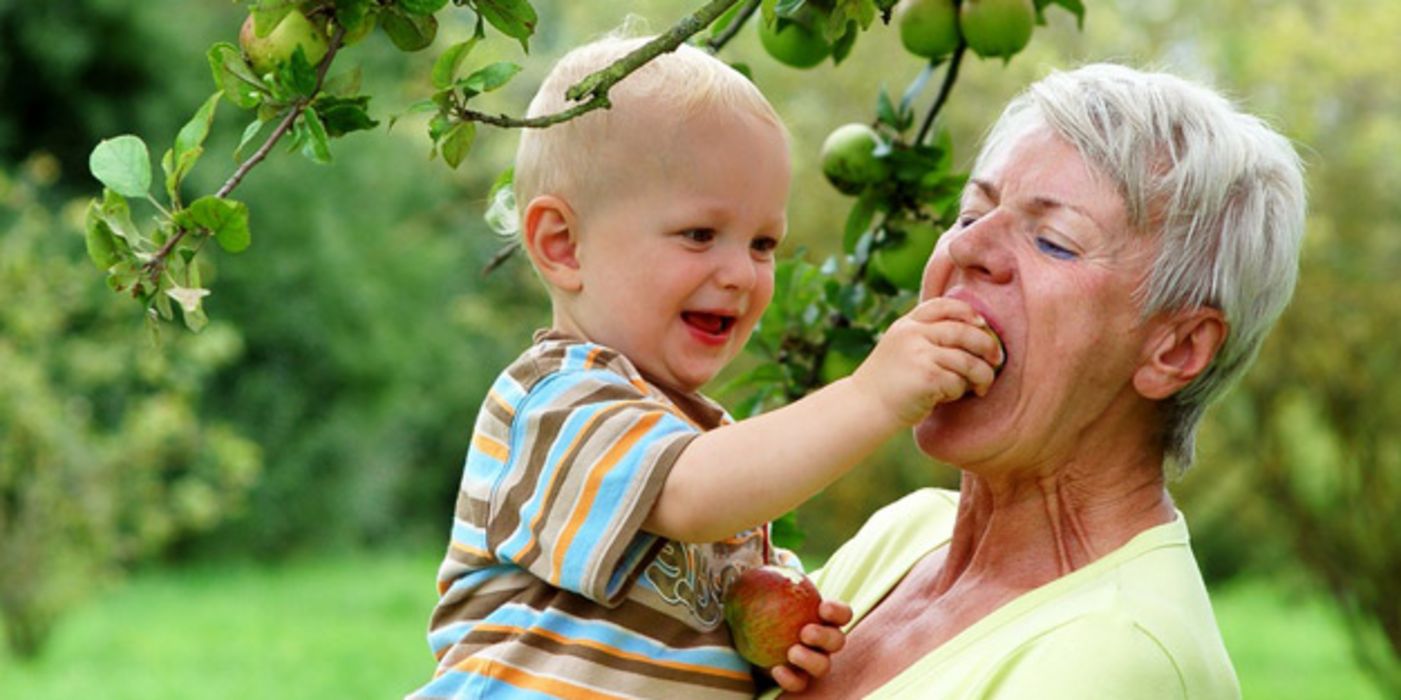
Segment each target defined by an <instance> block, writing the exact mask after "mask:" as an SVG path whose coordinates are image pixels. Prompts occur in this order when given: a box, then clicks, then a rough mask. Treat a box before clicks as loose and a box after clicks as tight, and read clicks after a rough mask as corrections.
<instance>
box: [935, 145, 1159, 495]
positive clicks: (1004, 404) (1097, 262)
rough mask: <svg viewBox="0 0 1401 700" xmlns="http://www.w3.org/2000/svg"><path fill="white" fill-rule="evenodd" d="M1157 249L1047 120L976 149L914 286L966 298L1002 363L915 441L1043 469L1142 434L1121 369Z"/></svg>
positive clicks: (971, 460)
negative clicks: (982, 387)
mask: <svg viewBox="0 0 1401 700" xmlns="http://www.w3.org/2000/svg"><path fill="white" fill-rule="evenodd" d="M1156 252H1157V248H1156V244H1154V243H1153V239H1152V238H1150V237H1146V236H1141V235H1137V234H1135V233H1133V232H1131V231H1130V229H1129V225H1128V221H1127V217H1126V213H1125V208H1124V202H1123V198H1122V197H1121V196H1120V195H1119V193H1118V191H1117V189H1116V188H1115V186H1114V184H1113V183H1112V182H1111V181H1110V180H1109V179H1108V178H1106V177H1103V176H1101V175H1100V174H1099V173H1097V172H1095V171H1094V170H1093V169H1092V167H1091V166H1090V165H1089V164H1087V163H1086V162H1085V160H1084V159H1083V158H1082V157H1081V156H1080V154H1079V152H1078V151H1076V150H1075V148H1074V147H1073V146H1071V145H1070V144H1069V143H1068V142H1066V141H1064V140H1063V139H1061V138H1060V137H1058V136H1056V135H1054V134H1053V132H1051V131H1050V130H1049V129H1047V128H1045V127H1035V128H1032V129H1030V130H1028V131H1027V132H1026V133H1024V134H1023V135H1022V136H1021V137H1020V138H1017V139H1015V140H1013V141H1011V142H1009V145H1008V146H1006V147H1005V148H1003V149H1002V151H1001V153H1000V154H995V157H993V158H989V159H987V162H985V163H984V164H983V165H982V166H981V168H980V170H979V171H978V172H975V173H973V175H972V176H971V178H970V179H969V182H968V185H967V187H966V188H965V190H964V193H963V200H962V207H961V211H960V214H959V219H958V222H957V223H956V224H955V225H954V227H953V228H952V229H950V230H949V231H948V232H947V233H945V234H944V236H943V237H942V238H941V239H940V240H939V244H938V246H937V247H936V248H935V250H934V253H933V255H932V256H931V257H930V259H929V263H928V265H927V266H926V267H925V271H924V286H923V290H922V292H921V296H922V297H923V298H926V299H928V298H933V297H938V296H951V297H955V298H959V299H962V300H964V301H967V302H968V303H970V304H972V305H973V306H974V307H975V308H977V309H978V310H979V311H980V312H981V313H982V314H983V315H984V316H985V317H986V318H987V320H988V322H989V323H990V324H991V325H992V326H993V328H994V329H995V330H996V331H997V332H998V334H999V335H1000V336H1001V337H1002V341H1003V343H1004V344H1005V346H1006V349H1007V363H1006V365H1005V366H1004V367H1003V369H1002V371H1001V373H1000V374H999V375H998V378H997V379H996V381H994V382H993V384H992V389H991V391H990V392H989V393H988V394H987V395H986V396H985V397H982V398H978V397H974V396H971V395H970V396H969V397H968V398H964V399H961V400H959V401H955V402H952V403H948V404H943V405H941V406H939V407H937V408H935V409H934V411H933V412H932V413H931V414H930V415H929V416H928V417H927V418H926V419H925V420H924V421H923V422H921V423H920V424H919V425H918V426H916V427H915V439H916V442H917V443H918V444H919V446H920V449H921V450H923V451H924V452H925V453H926V454H929V455H930V456H933V457H935V458H937V459H940V460H942V461H945V462H948V463H950V464H954V465H957V466H959V467H962V468H965V469H968V468H970V467H975V466H982V467H983V468H984V470H987V471H997V470H998V469H999V468H1014V467H1015V468H1026V467H1031V468H1037V467H1038V465H1040V466H1046V467H1050V466H1053V465H1056V464H1060V463H1062V462H1064V461H1065V460H1067V459H1074V457H1075V455H1076V453H1077V450H1092V451H1093V450H1097V449H1104V448H1106V447H1108V445H1105V444H1103V441H1104V440H1106V439H1109V440H1112V439H1116V436H1120V435H1122V434H1123V431H1126V430H1127V431H1131V433H1136V432H1137V431H1150V430H1151V429H1152V424H1151V421H1145V419H1144V415H1145V409H1144V407H1145V403H1144V401H1143V400H1142V398H1141V397H1139V396H1137V395H1136V394H1135V393H1134V391H1133V387H1132V384H1131V379H1132V376H1133V373H1134V370H1135V368H1136V367H1137V366H1138V364H1139V363H1140V361H1141V359H1142V357H1143V351H1142V349H1143V347H1144V345H1145V340H1146V328H1145V325H1144V323H1143V322H1142V321H1141V319H1140V318H1139V307H1138V302H1137V300H1136V296H1135V292H1136V290H1137V289H1138V287H1139V286H1140V284H1141V283H1142V281H1143V280H1144V279H1145V277H1146V275H1147V273H1148V270H1149V267H1150V265H1151V263H1152V260H1153V257H1154V255H1155V254H1156Z"/></svg>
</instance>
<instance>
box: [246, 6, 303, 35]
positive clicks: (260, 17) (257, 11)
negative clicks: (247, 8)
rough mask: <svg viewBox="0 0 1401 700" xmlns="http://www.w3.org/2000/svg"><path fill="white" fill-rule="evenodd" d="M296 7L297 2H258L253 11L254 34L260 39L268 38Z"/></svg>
mask: <svg viewBox="0 0 1401 700" xmlns="http://www.w3.org/2000/svg"><path fill="white" fill-rule="evenodd" d="M296 6H297V3H296V1H295V0H258V3H257V4H256V5H254V6H253V7H252V9H251V12H252V14H253V33H254V34H257V35H258V36H259V37H260V38H261V37H265V36H267V35H268V33H269V32H271V31H272V30H273V29H275V28H276V27H277V25H278V24H281V23H282V18H283V17H286V16H287V15H288V13H290V12H291V11H292V10H294V9H296Z"/></svg>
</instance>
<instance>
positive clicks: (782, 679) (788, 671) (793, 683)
mask: <svg viewBox="0 0 1401 700" xmlns="http://www.w3.org/2000/svg"><path fill="white" fill-rule="evenodd" d="M769 675H770V676H772V677H773V680H774V682H775V683H778V687H780V688H783V690H784V691H786V692H789V693H801V692H803V691H804V690H807V688H808V675H807V674H806V673H803V672H802V671H797V670H794V669H793V667H791V666H788V665H787V664H785V665H783V666H774V667H773V669H772V670H771V671H769Z"/></svg>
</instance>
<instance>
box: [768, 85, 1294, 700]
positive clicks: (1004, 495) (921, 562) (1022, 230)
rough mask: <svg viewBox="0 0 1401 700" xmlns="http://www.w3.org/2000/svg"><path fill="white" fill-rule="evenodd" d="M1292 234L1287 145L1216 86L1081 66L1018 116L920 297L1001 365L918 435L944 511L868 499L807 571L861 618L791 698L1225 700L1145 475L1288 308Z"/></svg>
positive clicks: (1228, 676)
mask: <svg viewBox="0 0 1401 700" xmlns="http://www.w3.org/2000/svg"><path fill="white" fill-rule="evenodd" d="M1303 219H1304V191H1303V184H1302V178H1301V175H1300V165H1299V160H1298V157H1297V156H1296V154H1295V152H1294V150H1293V149H1292V148H1291V146H1290V144H1289V143H1288V142H1287V141H1286V140H1285V139H1284V138H1282V137H1281V136H1279V135H1278V134H1276V133H1275V132H1274V131H1272V130H1270V129H1269V128H1268V127H1267V126H1265V125H1264V124H1263V123H1261V122H1260V120H1258V119H1255V118H1253V117H1250V116H1247V115H1244V114H1241V113H1240V112H1237V111H1236V110H1234V109H1233V108H1232V107H1231V105H1230V104H1228V103H1227V102H1226V101H1225V100H1224V99H1222V98H1221V97H1220V96H1218V95H1217V94H1215V93H1214V92H1212V91H1210V90H1207V89H1205V88H1202V87H1199V86H1197V85H1193V84H1191V83H1188V82H1186V81H1183V80H1181V79H1178V78H1175V77H1172V76H1169V75H1162V74H1151V73H1143V72H1139V71H1135V70H1132V69H1129V68H1124V67H1120V66H1113V65H1092V66H1087V67H1084V68H1080V69H1078V70H1074V71H1071V72H1064V73H1056V74H1053V75H1051V76H1049V77H1047V78H1045V79H1043V80H1041V81H1040V82H1038V83H1036V84H1034V85H1033V86H1031V88H1030V89H1028V90H1027V91H1026V92H1025V93H1024V94H1023V95H1021V96H1020V97H1018V98H1017V99H1015V100H1014V101H1013V102H1012V103H1011V104H1010V105H1009V106H1008V107H1007V109H1006V111H1005V112H1004V113H1003V115H1002V116H1001V118H1000V119H999V120H998V122H997V123H996V125H994V127H993V129H992V130H991V132H990V133H989V136H988V138H987V142H986V144H985V145H984V147H983V151H982V153H981V154H980V156H979V157H978V159H977V161H976V163H975V166H974V169H973V173H972V176H971V178H970V179H969V181H968V185H967V187H966V189H965V191H964V195H963V201H962V211H961V213H960V214H959V218H958V221H957V223H956V224H955V225H954V227H953V228H952V229H951V230H949V231H948V232H947V233H946V234H945V235H944V236H943V237H942V239H941V240H940V241H939V245H938V247H937V248H936V249H935V251H934V254H933V256H932V257H931V258H930V260H929V264H928V266H927V267H926V269H925V275H924V289H923V296H924V297H925V298H932V297H937V296H948V297H953V298H957V299H961V300H963V301H966V302H967V303H968V304H971V305H972V306H973V307H974V308H975V309H977V310H978V311H979V312H980V313H981V314H982V315H983V316H984V317H985V318H986V319H987V321H988V322H989V324H990V325H991V326H992V327H993V328H994V329H995V330H996V331H997V333H998V334H999V335H1000V336H1001V338H1002V340H1003V343H1004V344H1005V347H1006V357H1007V360H1006V364H1005V367H1004V368H1003V369H1002V371H1001V374H1000V375H999V376H998V378H997V379H996V381H994V382H993V384H992V388H991V390H990V391H989V392H988V393H987V394H986V396H983V397H976V396H972V395H970V396H968V397H967V398H965V399H962V400H960V401H957V402H954V403H950V404H944V405H940V406H939V407H937V408H936V409H935V410H934V411H933V412H932V413H931V414H930V415H929V416H928V417H927V418H926V419H925V420H924V421H923V422H922V423H921V424H920V425H919V426H918V427H916V429H915V439H916V442H917V443H918V444H919V447H920V449H921V450H922V451H923V452H925V453H926V454H928V455H930V456H931V457H934V458H936V459H939V460H942V461H944V462H947V463H949V464H951V465H954V466H956V467H957V468H958V469H960V470H961V472H962V484H961V488H960V490H959V492H957V493H954V492H949V491H941V490H933V489H930V490H924V491H920V492H916V493H914V494H911V495H909V496H907V497H905V498H903V499H902V500H900V501H898V502H896V503H894V504H892V505H889V506H887V507H886V508H884V509H883V510H881V511H880V512H878V513H877V514H876V515H875V516H874V517H872V518H871V519H870V521H869V522H868V523H867V524H866V525H865V526H864V528H863V529H862V530H861V531H860V533H859V534H857V535H856V536H855V537H854V538H853V539H852V540H851V541H849V542H847V543H846V544H845V545H844V546H843V547H842V548H841V549H840V551H838V552H837V553H836V554H835V555H834V556H833V557H832V558H831V560H829V561H828V563H827V565H826V566H825V568H823V569H822V570H821V571H819V572H818V573H817V575H816V577H815V578H816V581H817V583H818V585H819V587H820V588H821V589H822V591H823V593H824V595H825V596H828V597H835V598H839V599H843V600H847V601H849V602H850V603H851V606H852V608H853V610H854V613H855V620H854V622H853V625H852V626H851V627H850V628H849V637H848V641H847V645H846V649H845V650H844V651H843V652H842V653H840V654H836V655H834V656H833V657H832V661H831V663H832V667H831V672H830V673H829V674H828V675H827V676H826V677H824V678H822V679H820V680H817V681H814V682H812V684H811V686H810V688H809V690H810V696H811V697H826V698H855V697H879V698H1212V699H1215V698H1231V697H1238V696H1239V694H1240V691H1239V688H1238V686H1237V682H1236V678H1235V674H1234V672H1233V671H1232V668H1231V664H1230V660H1229V658H1228V657H1227V655H1226V650H1225V648H1224V647H1223V645H1222V643H1221V637H1220V634H1219V632H1218V631H1217V628H1216V623H1215V620H1214V618H1213V616H1212V612H1211V604H1210V602H1209V601H1208V599H1207V594H1206V589H1205V587H1204V586H1203V583H1202V579H1201V575H1200V573H1199V572H1198V569H1197V565H1196V562H1195V560H1194V559H1193V557H1192V551H1191V548H1190V545H1189V543H1188V535H1187V525H1186V522H1185V521H1184V519H1183V516H1182V513H1181V512H1179V511H1177V510H1176V508H1175V507H1174V506H1173V502H1172V499H1171V497H1170V496H1169V495H1168V492H1167V490H1166V488H1165V482H1166V481H1167V480H1168V478H1169V477H1172V476H1175V475H1178V474H1181V473H1182V472H1183V471H1184V470H1186V469H1187V468H1188V467H1189V466H1190V465H1191V462H1192V455H1193V442H1194V436H1195V432H1196V429H1197V424H1198V422H1199V420H1200V418H1201V416H1202V412H1203V410H1204V409H1205V407H1206V406H1207V404H1208V403H1210V402H1211V401H1212V399H1214V398H1215V397H1217V396H1218V395H1219V394H1221V392H1222V391H1224V390H1225V389H1226V388H1227V387H1228V386H1229V385H1230V384H1231V382H1232V381H1234V380H1235V379H1236V378H1238V377H1239V376H1240V375H1241V373H1242V372H1244V371H1245V369H1246V367H1247V366H1248V365H1249V364H1250V363H1251V360H1252V359H1253V357H1254V356H1255V354H1256V351H1257V349H1258V348H1259V347H1260V343H1261V341H1262V339H1263V338H1264V336H1265V334H1266V332H1267V331H1268V329H1269V328H1270V326H1271V325H1272V323H1273V322H1274V320H1275V319H1276V318H1277V317H1278V315H1279V313H1280V312H1281V310H1282V309H1283V308H1284V306H1285V304H1286V303H1287V301H1288V299H1289V297H1290V294H1291V293H1292V291H1293V286H1294V280H1295V276H1296V272H1297V267H1298V262H1297V261H1298V251H1299V241H1300V237H1301V233H1302V228H1303ZM787 672H788V670H786V669H780V670H779V671H778V673H780V674H784V673H787ZM785 680H787V681H789V682H798V681H797V680H796V679H795V678H788V679H785ZM805 697H809V696H807V695H805Z"/></svg>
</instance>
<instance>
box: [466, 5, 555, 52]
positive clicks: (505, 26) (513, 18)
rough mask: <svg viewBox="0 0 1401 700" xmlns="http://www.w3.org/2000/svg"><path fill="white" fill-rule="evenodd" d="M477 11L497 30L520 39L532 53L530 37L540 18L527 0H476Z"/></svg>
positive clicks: (523, 45)
mask: <svg viewBox="0 0 1401 700" xmlns="http://www.w3.org/2000/svg"><path fill="white" fill-rule="evenodd" d="M476 7H477V13H478V14H480V15H481V16H482V17H484V18H486V21H487V22H490V23H491V26H493V27H496V30H497V31H499V32H501V33H502V34H505V35H506V36H509V37H511V38H512V39H516V40H519V41H520V43H521V48H522V49H523V50H525V52H526V53H530V37H531V35H532V34H534V33H535V24H536V23H537V22H538V21H539V20H540V18H539V17H538V16H537V15H536V14H535V8H534V7H532V6H531V5H530V3H529V2H527V0H476Z"/></svg>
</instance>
